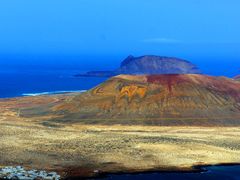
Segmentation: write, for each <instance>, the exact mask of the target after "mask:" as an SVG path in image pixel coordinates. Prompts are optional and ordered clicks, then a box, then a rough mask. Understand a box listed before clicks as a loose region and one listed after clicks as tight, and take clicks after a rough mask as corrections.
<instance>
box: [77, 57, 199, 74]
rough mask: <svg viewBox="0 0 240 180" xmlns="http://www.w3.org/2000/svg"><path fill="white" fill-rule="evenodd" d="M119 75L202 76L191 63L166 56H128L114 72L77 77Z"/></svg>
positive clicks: (91, 72)
mask: <svg viewBox="0 0 240 180" xmlns="http://www.w3.org/2000/svg"><path fill="white" fill-rule="evenodd" d="M119 74H133V75H140V74H200V70H199V69H198V68H197V66H195V65H194V64H192V63H191V62H189V61H186V60H183V59H179V58H173V57H165V56H152V55H151V56H141V57H134V56H128V57H127V58H126V59H125V60H124V61H123V62H122V63H121V65H120V67H119V68H118V69H116V70H114V71H90V72H87V73H85V74H78V75H76V76H88V77H91V76H94V77H111V76H115V75H119Z"/></svg>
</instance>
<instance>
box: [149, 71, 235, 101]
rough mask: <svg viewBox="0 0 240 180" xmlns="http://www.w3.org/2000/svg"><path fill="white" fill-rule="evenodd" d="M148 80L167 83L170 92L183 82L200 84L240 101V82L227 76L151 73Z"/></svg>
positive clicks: (162, 83)
mask: <svg viewBox="0 0 240 180" xmlns="http://www.w3.org/2000/svg"><path fill="white" fill-rule="evenodd" d="M147 82H148V83H156V84H161V85H165V86H167V87H168V90H169V92H172V87H173V86H176V85H178V84H182V83H187V84H195V85H200V86H201V87H204V88H208V89H209V90H210V89H212V90H216V91H217V92H222V93H226V94H228V95H230V96H232V97H233V98H234V99H236V100H237V101H240V91H239V88H240V84H239V83H236V82H235V81H231V80H230V79H228V78H225V77H213V76H203V75H195V74H194V75H183V74H170V75H149V76H147Z"/></svg>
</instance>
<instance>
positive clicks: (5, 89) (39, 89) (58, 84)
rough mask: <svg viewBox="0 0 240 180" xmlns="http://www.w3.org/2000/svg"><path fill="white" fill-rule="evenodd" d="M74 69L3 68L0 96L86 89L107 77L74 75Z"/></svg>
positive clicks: (0, 75) (0, 74) (8, 96)
mask: <svg viewBox="0 0 240 180" xmlns="http://www.w3.org/2000/svg"><path fill="white" fill-rule="evenodd" d="M76 73H77V71H72V70H54V71H51V70H41V71H39V70H32V71H31V70H25V71H23V70H21V71H19V70H12V69H11V70H1V71H0V98H10V97H18V96H35V95H45V94H56V93H64V92H76V91H80V92H81V91H85V90H88V89H91V88H93V87H94V86H96V85H98V84H99V83H101V82H103V81H104V80H105V78H85V77H78V78H76V77H74V76H73V75H74V74H76Z"/></svg>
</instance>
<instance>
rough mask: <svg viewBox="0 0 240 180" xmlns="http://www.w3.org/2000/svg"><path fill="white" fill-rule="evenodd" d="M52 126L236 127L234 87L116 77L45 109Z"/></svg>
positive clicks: (217, 81) (239, 115) (239, 99)
mask: <svg viewBox="0 0 240 180" xmlns="http://www.w3.org/2000/svg"><path fill="white" fill-rule="evenodd" d="M51 113H54V114H57V115H59V118H55V119H53V121H55V122H66V123H67V122H68V123H71V122H82V123H103V124H153V125H234V124H240V83H239V82H237V81H234V80H231V79H228V78H225V77H211V76H204V75H196V74H195V75H193V74H192V75H191V74H188V75H150V76H130V75H119V76H116V77H113V78H111V79H109V80H108V81H106V82H104V83H102V84H100V85H99V86H97V87H95V88H93V89H92V90H89V91H88V92H86V93H83V94H80V95H77V96H74V97H72V98H71V99H68V100H66V101H64V102H63V103H59V104H57V105H55V106H53V107H52V108H51Z"/></svg>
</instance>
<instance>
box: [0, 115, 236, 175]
mask: <svg viewBox="0 0 240 180" xmlns="http://www.w3.org/2000/svg"><path fill="white" fill-rule="evenodd" d="M39 121H40V120H39ZM39 121H38V120H36V119H31V120H29V119H23V118H18V117H17V116H16V114H14V113H12V114H11V112H10V111H9V112H8V113H7V112H5V114H3V113H1V118H0V166H11V165H13V166H15V165H22V166H24V167H26V168H30V169H32V168H36V169H45V170H55V171H58V172H60V174H61V175H63V176H74V175H79V176H91V175H94V174H96V173H98V172H122V171H123V172H129V171H147V170H153V169H155V170H184V169H185V170H189V169H191V168H192V167H193V166H195V165H205V164H219V163H240V138H239V137H240V127H226V128H224V127H219V128H213V127H211V128H208V127H156V126H121V125H113V126H100V125H97V126H94V125H80V124H72V125H69V124H68V125H65V126H59V127H48V126H43V125H42V124H41V123H39Z"/></svg>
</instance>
